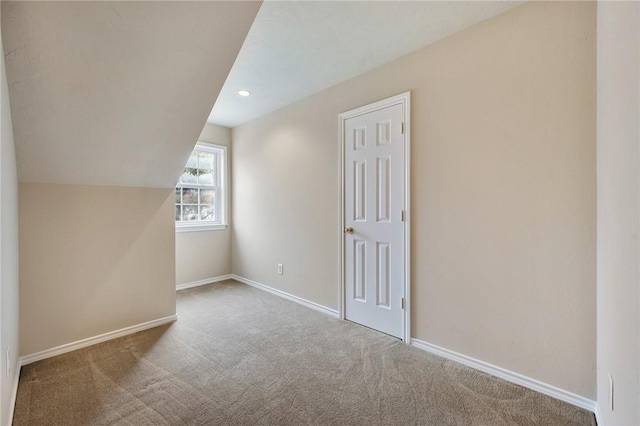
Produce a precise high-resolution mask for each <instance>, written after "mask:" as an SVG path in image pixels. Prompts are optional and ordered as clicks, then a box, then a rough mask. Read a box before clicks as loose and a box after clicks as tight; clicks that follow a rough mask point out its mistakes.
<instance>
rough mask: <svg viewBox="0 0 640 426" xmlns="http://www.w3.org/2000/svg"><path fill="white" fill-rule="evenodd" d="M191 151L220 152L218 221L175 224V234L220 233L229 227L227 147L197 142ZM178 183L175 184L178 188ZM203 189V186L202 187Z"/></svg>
mask: <svg viewBox="0 0 640 426" xmlns="http://www.w3.org/2000/svg"><path fill="white" fill-rule="evenodd" d="M193 150H198V151H208V152H215V153H217V152H219V151H222V157H223V158H222V159H221V161H220V170H219V172H218V173H219V174H218V176H217V177H218V178H219V179H220V185H218V190H219V193H218V194H216V196H217V198H218V199H219V200H220V206H221V208H220V209H219V211H220V220H219V221H215V222H214V221H198V222H196V221H193V222H175V226H176V232H199V231H221V230H224V229H226V228H227V226H228V225H229V223H228V221H227V218H228V217H229V215H228V209H229V203H228V190H227V182H228V175H227V162H228V161H229V160H228V158H227V147H226V146H224V145H217V144H213V143H209V142H202V141H198V143H196V145H195V146H194V147H193ZM178 185H179V183H178V184H176V187H178ZM196 186H198V185H186V187H196ZM203 187H204V186H203ZM216 207H219V206H216Z"/></svg>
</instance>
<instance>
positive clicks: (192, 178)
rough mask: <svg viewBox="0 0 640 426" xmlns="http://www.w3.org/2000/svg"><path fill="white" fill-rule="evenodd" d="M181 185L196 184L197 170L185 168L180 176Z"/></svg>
mask: <svg viewBox="0 0 640 426" xmlns="http://www.w3.org/2000/svg"><path fill="white" fill-rule="evenodd" d="M180 182H181V183H197V182H198V169H196V168H190V167H187V168H185V169H184V173H182V176H180Z"/></svg>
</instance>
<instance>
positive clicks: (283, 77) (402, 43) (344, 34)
mask: <svg viewBox="0 0 640 426" xmlns="http://www.w3.org/2000/svg"><path fill="white" fill-rule="evenodd" d="M522 3H523V2H522V1H515V0H508V1H504V0H499V1H460V0H454V1H337V2H335V1H271V0H265V2H264V4H263V5H262V7H261V8H260V12H258V16H256V20H255V22H254V24H253V26H252V27H251V30H250V31H249V34H248V35H247V39H246V40H245V43H244V45H243V47H242V50H241V51H240V53H239V54H238V58H237V59H236V62H235V64H234V65H233V68H232V70H231V73H230V74H229V77H228V78H227V82H226V83H225V85H224V88H223V89H222V92H221V93H220V96H219V97H218V100H217V102H216V104H215V106H214V108H213V111H212V112H211V115H210V116H209V122H210V123H215V124H219V125H222V126H227V127H235V126H238V125H240V124H243V123H245V122H247V121H249V120H252V119H254V118H256V117H259V116H261V115H264V114H266V113H268V112H271V111H273V110H275V109H278V108H281V107H283V106H285V105H288V104H290V103H292V102H295V101H297V100H299V99H302V98H304V97H307V96H309V95H311V94H313V93H316V92H319V91H321V90H324V89H326V88H328V87H331V86H333V85H335V84H338V83H340V82H342V81H345V80H347V79H349V78H352V77H355V76H356V75H359V74H362V73H364V72H366V71H369V70H371V69H373V68H375V67H377V66H380V65H382V64H384V63H387V62H390V61H392V60H394V59H396V58H399V57H400V56H402V55H406V54H407V53H410V52H413V51H415V50H417V49H419V48H421V47H424V46H426V45H427V44H430V43H433V42H435V41H438V40H441V39H443V38H445V37H447V36H449V35H451V34H453V33H455V32H458V31H461V30H464V29H465V28H468V27H470V26H472V25H475V24H477V23H478V22H481V21H483V20H485V19H489V18H491V17H493V16H495V15H498V14H500V13H502V12H504V11H506V10H508V9H510V8H512V7H515V6H518V5H520V4H522ZM241 89H244V90H249V91H250V92H251V96H250V97H248V98H243V97H241V96H238V90H241Z"/></svg>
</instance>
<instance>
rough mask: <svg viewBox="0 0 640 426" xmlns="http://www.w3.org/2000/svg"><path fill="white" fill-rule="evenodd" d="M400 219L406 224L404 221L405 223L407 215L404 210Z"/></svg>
mask: <svg viewBox="0 0 640 426" xmlns="http://www.w3.org/2000/svg"><path fill="white" fill-rule="evenodd" d="M400 217H401V218H402V221H403V222H404V221H405V219H406V215H405V213H404V210H402V212H401V214H400Z"/></svg>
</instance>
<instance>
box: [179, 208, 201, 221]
mask: <svg viewBox="0 0 640 426" xmlns="http://www.w3.org/2000/svg"><path fill="white" fill-rule="evenodd" d="M182 220H183V221H191V220H198V206H182Z"/></svg>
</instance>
